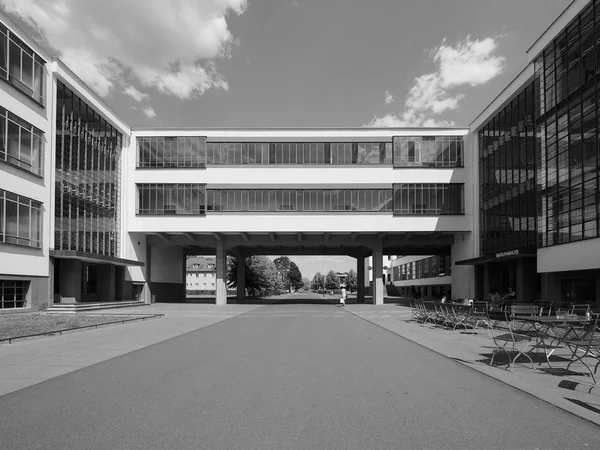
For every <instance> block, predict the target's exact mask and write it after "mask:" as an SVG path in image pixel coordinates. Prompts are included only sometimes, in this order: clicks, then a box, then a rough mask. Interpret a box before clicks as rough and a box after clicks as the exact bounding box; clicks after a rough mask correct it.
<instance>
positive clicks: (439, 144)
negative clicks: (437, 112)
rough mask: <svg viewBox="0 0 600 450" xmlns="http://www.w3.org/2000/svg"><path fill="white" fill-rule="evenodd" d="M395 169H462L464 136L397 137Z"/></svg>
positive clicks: (394, 143)
mask: <svg viewBox="0 0 600 450" xmlns="http://www.w3.org/2000/svg"><path fill="white" fill-rule="evenodd" d="M393 149H394V167H462V161H463V137H462V136H395V137H394V139H393Z"/></svg>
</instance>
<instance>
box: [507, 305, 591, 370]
mask: <svg viewBox="0 0 600 450" xmlns="http://www.w3.org/2000/svg"><path fill="white" fill-rule="evenodd" d="M516 320H520V321H521V322H527V323H531V324H533V327H534V329H535V337H536V346H535V347H537V348H542V349H543V350H544V354H545V355H546V361H547V362H548V366H550V367H551V368H552V364H551V363H550V356H552V353H554V350H556V349H557V348H559V347H560V344H561V343H562V340H563V339H565V338H567V337H571V336H572V337H578V336H579V333H578V330H577V329H576V327H577V325H582V324H585V323H589V322H590V320H591V318H590V317H588V316H575V315H563V316H521V317H518V318H516ZM559 325H562V326H560V327H559ZM559 330H560V331H561V332H560V333H559V332H558V331H559ZM548 349H550V353H548V351H547V350H548ZM540 364H541V363H540Z"/></svg>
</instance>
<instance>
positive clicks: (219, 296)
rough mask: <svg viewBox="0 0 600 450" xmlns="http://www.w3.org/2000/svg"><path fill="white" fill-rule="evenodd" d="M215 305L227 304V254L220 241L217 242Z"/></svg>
mask: <svg viewBox="0 0 600 450" xmlns="http://www.w3.org/2000/svg"><path fill="white" fill-rule="evenodd" d="M216 256H217V258H216V259H217V260H216V266H217V267H216V269H217V273H216V280H215V294H216V295H215V297H216V299H215V304H217V305H226V304H227V252H226V251H225V245H224V244H223V241H222V240H217V255H216Z"/></svg>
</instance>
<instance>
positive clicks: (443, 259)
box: [392, 256, 452, 281]
mask: <svg viewBox="0 0 600 450" xmlns="http://www.w3.org/2000/svg"><path fill="white" fill-rule="evenodd" d="M450 275H452V264H451V257H450V256H430V257H429V258H424V259H420V260H417V261H412V262H409V263H405V264H399V265H397V266H394V267H393V270H392V279H393V281H403V280H418V279H422V278H437V277H447V276H450Z"/></svg>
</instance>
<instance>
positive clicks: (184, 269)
mask: <svg viewBox="0 0 600 450" xmlns="http://www.w3.org/2000/svg"><path fill="white" fill-rule="evenodd" d="M182 265H183V267H182V274H181V277H182V278H183V281H182V282H181V291H182V292H181V299H182V300H183V301H184V302H185V301H187V253H186V251H185V249H184V250H183V261H182Z"/></svg>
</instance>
